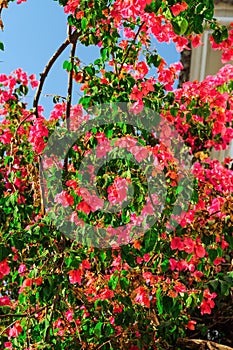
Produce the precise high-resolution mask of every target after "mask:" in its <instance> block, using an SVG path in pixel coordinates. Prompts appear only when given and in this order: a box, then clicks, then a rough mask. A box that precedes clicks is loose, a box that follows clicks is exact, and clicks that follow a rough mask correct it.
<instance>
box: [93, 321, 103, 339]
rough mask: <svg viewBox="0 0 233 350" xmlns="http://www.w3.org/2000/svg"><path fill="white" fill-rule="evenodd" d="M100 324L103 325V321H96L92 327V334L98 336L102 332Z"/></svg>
mask: <svg viewBox="0 0 233 350" xmlns="http://www.w3.org/2000/svg"><path fill="white" fill-rule="evenodd" d="M102 326H103V322H98V323H97V324H96V326H95V328H94V334H95V335H96V336H97V337H100V336H101V334H102Z"/></svg>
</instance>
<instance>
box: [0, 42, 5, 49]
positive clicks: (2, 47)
mask: <svg viewBox="0 0 233 350" xmlns="http://www.w3.org/2000/svg"><path fill="white" fill-rule="evenodd" d="M0 50H2V51H4V44H3V43H2V42H1V41H0Z"/></svg>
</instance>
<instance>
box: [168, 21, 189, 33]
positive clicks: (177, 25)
mask: <svg viewBox="0 0 233 350" xmlns="http://www.w3.org/2000/svg"><path fill="white" fill-rule="evenodd" d="M172 26H173V29H174V32H175V33H176V34H178V35H183V34H184V33H185V32H186V30H187V29H188V27H189V23H188V21H187V19H186V18H184V17H180V16H177V17H175V18H174V19H173V20H172Z"/></svg>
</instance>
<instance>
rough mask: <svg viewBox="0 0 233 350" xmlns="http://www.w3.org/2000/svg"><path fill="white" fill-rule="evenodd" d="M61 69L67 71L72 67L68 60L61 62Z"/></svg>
mask: <svg viewBox="0 0 233 350" xmlns="http://www.w3.org/2000/svg"><path fill="white" fill-rule="evenodd" d="M63 69H66V70H67V71H68V72H70V71H71V69H72V63H71V62H70V61H65V62H64V63H63Z"/></svg>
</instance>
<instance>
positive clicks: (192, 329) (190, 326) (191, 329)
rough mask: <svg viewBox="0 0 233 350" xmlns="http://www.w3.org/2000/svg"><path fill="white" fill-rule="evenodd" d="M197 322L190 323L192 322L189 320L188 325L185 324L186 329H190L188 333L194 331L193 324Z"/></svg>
mask: <svg viewBox="0 0 233 350" xmlns="http://www.w3.org/2000/svg"><path fill="white" fill-rule="evenodd" d="M196 323H197V322H196V321H192V320H190V321H188V324H187V326H186V327H187V328H188V329H190V331H194V330H195V324H196Z"/></svg>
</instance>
